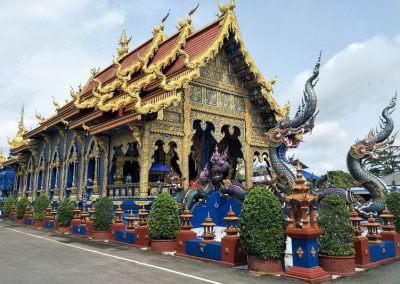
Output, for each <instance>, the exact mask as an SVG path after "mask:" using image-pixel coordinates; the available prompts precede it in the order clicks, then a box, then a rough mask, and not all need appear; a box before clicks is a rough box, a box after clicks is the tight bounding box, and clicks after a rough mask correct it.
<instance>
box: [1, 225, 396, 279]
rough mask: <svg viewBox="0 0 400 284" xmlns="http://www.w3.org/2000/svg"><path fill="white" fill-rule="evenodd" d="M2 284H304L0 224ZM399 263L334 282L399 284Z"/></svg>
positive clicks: (242, 270)
mask: <svg viewBox="0 0 400 284" xmlns="http://www.w3.org/2000/svg"><path fill="white" fill-rule="evenodd" d="M0 240H1V243H0V245H1V246H0V252H1V253H0V256H1V258H2V259H1V265H0V283H1V284H3V283H4V284H6V283H7V284H8V283H10V284H13V283H32V284H34V283H41V284H42V283H96V284H100V283H119V284H123V283H179V282H181V283H300V282H296V281H290V280H289V279H287V278H283V277H271V276H258V275H254V274H252V273H248V272H247V270H245V269H237V268H228V267H223V266H219V265H215V264H210V263H204V262H198V261H193V260H188V259H184V258H178V257H173V256H170V255H163V254H157V253H153V252H151V251H144V250H139V249H135V248H131V247H127V246H116V245H111V244H104V243H98V242H96V243H95V242H91V241H89V240H87V239H82V238H79V237H75V236H59V235H57V234H55V233H54V232H51V231H48V230H36V229H34V228H30V227H25V226H20V225H10V224H7V223H3V222H0ZM399 268H400V263H399V262H397V263H392V264H388V265H385V266H383V267H380V268H379V269H372V270H369V271H364V272H361V273H358V274H357V276H356V277H353V278H343V279H337V280H335V281H333V282H332V283H336V282H337V283H399V280H398V278H397V271H398V270H399Z"/></svg>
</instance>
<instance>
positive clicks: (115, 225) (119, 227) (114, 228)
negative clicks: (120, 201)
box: [111, 205, 126, 239]
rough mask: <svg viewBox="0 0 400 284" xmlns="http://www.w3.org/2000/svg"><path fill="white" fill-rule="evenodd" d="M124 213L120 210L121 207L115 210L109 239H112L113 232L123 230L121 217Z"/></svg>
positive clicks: (123, 225)
mask: <svg viewBox="0 0 400 284" xmlns="http://www.w3.org/2000/svg"><path fill="white" fill-rule="evenodd" d="M123 213H124V211H123V210H122V208H121V205H120V206H118V208H117V210H115V212H114V214H115V220H114V223H113V224H111V238H112V239H113V238H114V235H115V232H116V231H119V230H125V229H126V225H125V224H123V223H122V215H123Z"/></svg>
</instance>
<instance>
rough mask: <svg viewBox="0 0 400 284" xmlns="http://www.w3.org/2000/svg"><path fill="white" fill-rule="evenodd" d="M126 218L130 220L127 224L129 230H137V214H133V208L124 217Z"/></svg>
mask: <svg viewBox="0 0 400 284" xmlns="http://www.w3.org/2000/svg"><path fill="white" fill-rule="evenodd" d="M124 219H125V220H126V221H127V222H128V225H127V226H126V230H127V231H134V230H135V215H133V212H132V209H131V212H130V213H129V215H128V216H126V217H124Z"/></svg>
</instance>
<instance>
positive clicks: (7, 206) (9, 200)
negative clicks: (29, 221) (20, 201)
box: [3, 195, 16, 221]
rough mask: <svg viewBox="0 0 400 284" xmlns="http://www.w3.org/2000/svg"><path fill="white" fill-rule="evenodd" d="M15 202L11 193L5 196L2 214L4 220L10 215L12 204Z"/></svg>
mask: <svg viewBox="0 0 400 284" xmlns="http://www.w3.org/2000/svg"><path fill="white" fill-rule="evenodd" d="M15 204H16V201H15V198H14V196H11V195H10V196H9V197H7V199H6V201H4V206H3V215H4V220H5V221H7V220H8V218H9V217H10V214H11V209H12V206H13V205H15Z"/></svg>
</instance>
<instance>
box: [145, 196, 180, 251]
mask: <svg viewBox="0 0 400 284" xmlns="http://www.w3.org/2000/svg"><path fill="white" fill-rule="evenodd" d="M148 221H149V235H150V238H151V248H152V249H153V250H155V251H165V252H166V251H175V250H176V234H177V233H178V231H179V215H178V206H177V203H176V201H175V199H174V198H173V197H172V196H170V195H169V194H167V193H162V194H160V195H158V196H157V197H156V199H155V200H154V203H153V205H152V206H151V209H150V217H149V220H148Z"/></svg>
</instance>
